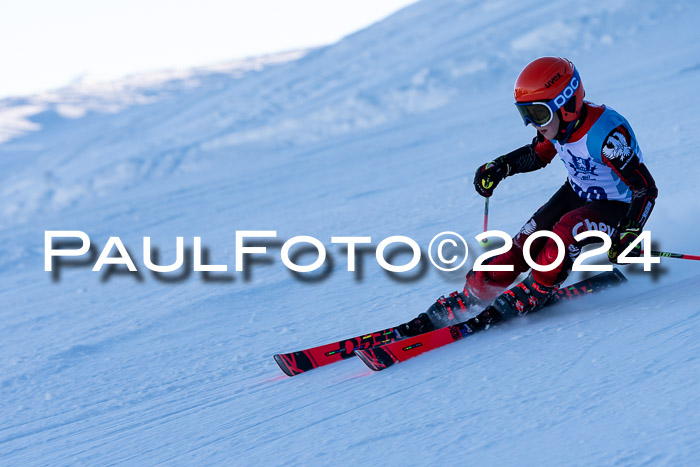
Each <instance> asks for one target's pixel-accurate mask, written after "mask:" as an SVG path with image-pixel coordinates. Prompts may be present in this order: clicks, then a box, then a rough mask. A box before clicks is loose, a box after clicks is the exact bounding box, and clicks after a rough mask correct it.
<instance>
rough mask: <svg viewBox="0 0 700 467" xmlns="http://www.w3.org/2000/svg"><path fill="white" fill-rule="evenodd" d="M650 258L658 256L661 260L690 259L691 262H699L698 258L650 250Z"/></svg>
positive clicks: (699, 257) (699, 258)
mask: <svg viewBox="0 0 700 467" xmlns="http://www.w3.org/2000/svg"><path fill="white" fill-rule="evenodd" d="M642 254H643V253H642ZM651 256H660V257H662V258H677V259H690V260H693V261H700V256H695V255H686V254H683V253H669V252H668V251H654V250H652V251H651Z"/></svg>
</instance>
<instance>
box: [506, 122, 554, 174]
mask: <svg viewBox="0 0 700 467" xmlns="http://www.w3.org/2000/svg"><path fill="white" fill-rule="evenodd" d="M556 154H557V150H556V149H555V148H554V145H553V144H552V143H551V141H549V140H547V139H545V137H544V136H542V135H541V134H540V133H539V132H537V136H536V137H535V138H534V139H533V140H532V143H530V144H527V145H525V146H523V147H521V148H518V149H516V150H515V151H512V152H509V153H508V154H506V155H503V156H501V157H499V158H498V159H496V161H498V162H500V163H503V164H505V165H506V167H507V172H506V173H507V175H506V176H509V175H514V174H517V173H525V172H533V171H535V170H539V169H541V168H542V167H544V166H546V165H547V164H549V163H550V162H551V161H552V159H553V158H554V156H556Z"/></svg>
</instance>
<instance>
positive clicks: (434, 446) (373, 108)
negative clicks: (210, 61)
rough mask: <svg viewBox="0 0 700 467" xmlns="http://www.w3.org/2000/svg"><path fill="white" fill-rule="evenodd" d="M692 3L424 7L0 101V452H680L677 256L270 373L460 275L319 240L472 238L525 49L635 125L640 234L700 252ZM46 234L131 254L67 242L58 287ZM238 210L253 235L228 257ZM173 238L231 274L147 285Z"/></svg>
mask: <svg viewBox="0 0 700 467" xmlns="http://www.w3.org/2000/svg"><path fill="white" fill-rule="evenodd" d="M699 21H700V4H698V3H697V2H693V1H690V0H687V1H679V2H670V3H669V2H652V1H643V2H633V1H631V0H628V1H617V0H616V1H609V0H606V1H592V2H573V1H570V2H537V1H534V0H525V1H521V2H505V1H491V0H489V1H463V2H455V1H447V0H444V1H438V0H436V1H423V2H419V3H416V4H414V5H412V6H410V7H408V8H406V9H404V10H402V11H400V12H398V13H397V14H395V15H393V16H391V17H389V18H387V19H386V20H384V21H382V22H380V23H378V24H376V25H374V26H372V27H370V28H368V29H366V30H363V31H360V32H358V33H356V34H353V35H351V36H349V37H347V38H346V39H344V40H342V41H340V42H339V43H337V44H334V45H331V46H329V47H325V48H320V49H315V50H311V51H308V52H307V53H305V54H304V53H299V54H291V55H289V56H285V57H276V58H275V59H270V60H260V61H254V62H250V63H248V64H247V65H246V64H240V66H237V67H234V68H235V70H234V71H232V69H231V68H226V67H224V68H223V69H221V70H198V71H196V72H192V73H185V74H180V75H178V74H176V75H173V76H160V77H157V78H154V79H152V80H148V79H147V80H145V82H144V81H140V80H138V79H135V80H132V81H125V82H122V83H114V84H113V86H104V87H102V88H100V87H98V88H91V89H84V88H80V87H72V88H67V89H62V90H57V91H56V92H54V93H51V94H50V95H42V96H33V97H26V98H14V99H5V100H2V101H0V117H1V120H0V121H1V122H2V124H1V128H0V139H2V141H3V142H2V144H0V169H1V170H0V177H1V182H0V197H1V198H2V204H1V205H0V229H1V230H0V294H1V297H2V312H1V313H2V319H0V464H3V465H32V464H34V465H38V464H40V465H45V464H52V465H56V464H58V465H76V464H89V465H103V464H112V463H127V464H133V465H150V464H157V463H163V464H176V465H177V464H185V465H205V464H215V463H218V464H225V465H232V464H235V465H257V464H261V465H281V464H299V465H301V464H322V465H325V464H330V463H341V464H350V463H357V462H372V463H374V462H376V463H381V464H383V465H387V464H388V465H405V464H434V465H435V464H438V463H448V464H475V465H513V464H518V465H528V464H529V465H543V464H549V465H561V464H563V463H566V464H577V465H646V464H651V465H657V464H673V465H683V464H684V465H697V464H698V463H699V462H700V434H699V433H700V410H698V407H700V381H699V370H700V360H699V359H698V357H699V356H700V332H699V331H698V329H699V328H700V304H699V299H700V292H699V285H700V264H699V263H697V262H691V261H681V260H675V259H663V260H662V264H661V268H662V269H663V271H662V273H661V274H656V276H655V277H652V275H651V274H648V273H641V272H637V273H634V271H632V272H630V271H629V268H627V269H625V271H626V273H627V274H628V276H629V278H630V282H629V283H628V284H626V285H624V286H622V287H620V288H618V289H616V290H614V291H608V292H605V293H603V294H601V295H598V296H592V297H587V298H586V299H582V300H579V301H577V302H570V303H567V304H566V305H560V306H557V307H555V308H552V309H550V310H547V311H543V312H542V313H539V314H533V315H531V316H527V317H523V318H519V319H514V320H512V321H510V322H508V323H505V324H503V325H501V326H497V327H495V328H494V329H491V330H489V331H488V332H486V333H483V334H479V335H476V336H474V337H472V338H469V339H467V340H464V341H460V342H458V343H455V344H452V345H450V346H447V347H444V348H442V349H439V350H436V351H434V352H431V353H428V354H425V355H423V356H420V357H418V358H415V359H413V360H411V361H408V362H406V363H403V364H401V365H397V366H395V367H393V368H391V369H388V370H387V371H383V372H380V373H372V372H370V371H369V370H368V369H367V368H366V367H365V366H364V365H362V363H361V362H360V361H359V360H356V359H350V360H347V361H343V362H340V363H337V364H334V365H331V366H329V367H325V368H320V369H317V370H314V371H312V372H309V373H307V374H304V375H300V376H296V377H294V378H288V377H286V376H284V375H283V374H282V373H281V372H280V370H279V369H278V368H277V365H276V364H275V362H274V361H273V359H272V355H273V354H275V353H277V352H289V351H292V350H298V349H301V348H305V347H309V346H312V345H317V344H322V343H325V342H329V341H332V340H336V339H340V338H344V337H350V336H353V335H357V334H360V333H363V332H368V331H373V330H377V329H383V328H385V327H387V326H390V325H393V324H397V323H399V322H403V321H406V320H408V319H410V318H412V317H413V316H415V315H416V314H417V313H419V312H421V311H423V310H424V309H425V308H426V307H427V306H428V305H429V304H430V303H432V302H433V301H434V300H435V298H437V296H439V295H441V294H446V293H449V292H451V291H452V290H455V289H459V288H461V286H462V280H463V274H464V270H462V271H459V272H458V273H454V274H443V273H440V272H439V271H437V270H436V269H435V268H433V267H432V266H430V267H429V268H427V269H426V271H425V274H424V275H422V276H421V277H420V278H419V279H417V280H404V281H401V280H395V279H393V278H391V277H389V276H388V275H387V274H386V273H385V272H384V271H383V270H382V269H381V268H380V267H379V265H378V264H377V262H376V261H375V260H374V258H373V256H372V255H369V256H365V257H364V260H363V263H362V266H363V267H362V268H361V271H360V270H358V271H357V272H355V273H351V272H348V271H347V260H346V255H345V254H344V253H343V251H342V250H341V249H340V247H339V246H338V245H332V244H331V237H332V236H371V237H372V244H373V245H375V246H376V245H377V244H378V243H379V242H380V241H381V240H382V239H384V238H386V237H388V236H391V235H406V236H409V237H411V238H414V239H415V240H416V241H418V242H419V243H420V244H421V246H423V247H424V248H427V245H428V242H429V241H430V239H431V238H432V237H433V236H434V235H435V234H437V233H439V232H442V231H445V230H453V231H457V232H460V233H461V234H462V235H464V236H465V237H467V238H468V239H470V240H472V239H473V237H474V236H475V235H476V234H478V233H479V232H480V230H481V228H482V218H481V216H482V210H483V200H482V199H481V198H480V197H479V196H478V195H477V194H476V193H475V192H474V190H473V188H472V186H471V178H472V175H473V172H474V170H475V168H476V167H477V166H478V165H480V164H482V163H484V162H487V161H489V160H491V159H493V158H494V157H497V156H499V155H501V154H504V153H506V152H508V151H510V150H512V149H514V148H516V147H519V146H522V145H523V144H526V143H527V142H529V141H530V139H531V138H532V137H533V136H534V135H533V130H532V129H531V128H530V127H527V128H526V127H524V126H523V125H522V123H521V121H520V119H519V117H518V115H517V113H516V112H515V109H514V108H513V104H512V86H513V82H514V80H515V77H516V76H517V73H518V71H519V70H520V69H521V68H522V67H523V66H524V65H525V64H526V63H528V62H529V61H530V60H532V59H534V58H536V57H538V56H541V55H561V56H566V57H568V58H570V59H572V60H573V61H574V63H576V65H577V67H578V69H579V70H580V73H581V77H582V80H583V85H584V87H585V89H586V96H587V99H589V100H591V101H593V102H596V103H599V104H607V105H609V106H611V107H613V108H614V109H615V110H617V111H618V112H620V113H621V114H623V115H624V116H626V118H627V119H628V120H629V122H630V123H631V125H632V127H633V128H634V131H635V133H636V135H637V137H638V139H639V142H640V145H641V147H642V150H643V153H644V158H645V162H646V163H647V165H648V166H649V168H650V170H651V172H652V174H653V175H654V177H655V179H656V181H657V184H658V187H659V192H660V195H659V198H658V203H657V206H656V209H655V211H654V213H653V214H652V216H651V220H650V222H649V223H648V225H647V228H648V229H649V230H651V232H652V237H653V238H654V240H655V241H656V242H658V245H657V246H658V248H661V249H664V250H669V251H677V252H686V253H691V254H700V245H698V242H697V234H696V232H697V231H696V230H695V229H696V228H698V227H700V220H698V219H699V218H700V216H699V214H700V201H699V198H698V196H697V180H698V179H700V163H699V162H698V147H700V132H698V128H700V112H698V109H699V108H700V98H699V97H698V96H700V93H698V91H697V86H698V83H700V53H698V52H699V49H698V47H699V46H698V44H700V29H698V28H697V24H698V22H699ZM565 173H566V172H565V169H564V167H563V166H562V164H560V163H559V162H557V161H554V162H553V163H552V164H551V165H550V166H548V167H547V168H545V169H543V170H542V171H540V172H536V173H531V174H524V175H520V176H516V177H512V178H509V179H508V180H506V181H504V182H503V183H502V185H501V186H499V187H498V189H497V191H496V193H495V195H494V196H493V198H492V199H491V215H490V219H489V223H490V227H491V228H495V229H499V230H504V231H507V232H510V233H515V232H516V231H517V229H519V228H520V226H521V225H522V224H523V223H524V222H525V221H526V220H527V219H528V217H529V216H530V214H531V213H532V212H534V210H535V209H536V208H537V207H538V206H540V205H541V204H542V203H543V202H545V201H546V200H547V199H548V197H549V196H550V195H551V194H552V193H553V192H554V191H555V190H556V189H557V188H558V187H559V186H560V185H561V184H562V183H563V181H564V179H565ZM46 230H80V231H84V232H86V233H87V234H89V236H90V238H91V240H92V243H93V245H94V246H95V249H96V251H95V254H98V253H99V252H100V251H101V249H102V247H104V245H106V244H107V241H108V239H109V237H110V236H118V237H119V238H120V239H121V240H122V241H123V243H124V244H125V245H126V247H127V248H128V250H129V252H130V253H131V256H132V257H133V258H134V262H135V264H136V266H137V268H138V270H139V274H138V275H135V274H126V273H125V270H126V269H125V268H124V267H120V268H117V269H115V270H114V271H112V272H113V273H112V274H108V273H107V272H106V271H107V267H105V268H104V269H103V270H102V272H92V271H91V268H92V265H93V264H94V261H95V258H94V257H93V259H92V262H90V261H83V262H82V264H77V265H74V266H73V267H70V268H61V269H60V271H59V273H60V274H58V276H59V277H54V276H52V274H51V273H49V272H45V271H44V231H46ZM243 230H276V231H277V237H278V238H277V239H273V240H272V241H271V242H268V245H267V246H268V255H267V256H266V257H259V258H258V260H257V261H256V262H255V263H254V264H250V265H249V270H248V272H249V274H247V275H245V274H243V273H241V272H236V271H235V270H234V263H235V251H236V249H235V232H236V231H243ZM296 235H311V236H314V237H316V238H318V239H320V240H321V241H322V242H323V243H324V244H325V245H326V247H327V249H328V251H329V256H330V257H331V258H332V259H333V262H332V264H330V263H328V262H327V265H329V269H328V270H327V273H328V274H327V275H326V276H322V277H320V278H319V277H316V280H312V281H309V280H306V281H303V280H300V279H299V278H297V277H295V276H294V275H292V274H291V273H290V272H289V270H288V269H287V268H285V267H284V265H283V264H282V262H281V259H280V244H281V242H282V241H284V240H285V239H289V238H291V237H293V236H296ZM177 236H182V237H184V242H185V246H186V247H187V248H188V249H190V250H191V248H192V245H193V237H195V236H199V237H201V238H202V244H203V245H204V246H205V247H206V248H207V249H208V251H209V256H208V259H207V261H209V263H211V264H226V265H228V272H227V273H212V274H211V276H212V277H214V278H216V279H217V280H214V281H211V280H210V281H205V280H203V278H202V274H201V273H191V274H189V275H186V274H184V273H182V271H187V270H189V271H191V270H192V264H191V262H190V263H189V266H185V267H183V268H182V270H181V274H180V275H181V276H182V277H175V278H174V279H173V278H170V279H172V280H165V279H164V278H163V277H156V276H154V274H152V273H151V272H150V271H148V270H147V269H146V268H145V267H144V263H143V255H142V249H143V246H142V242H143V237H150V238H151V242H152V244H153V245H154V246H155V247H157V248H158V250H159V252H160V256H159V257H160V260H159V262H160V263H161V264H168V263H171V262H173V261H174V258H175V251H176V250H175V242H176V237H177ZM276 241H277V243H275V242H276ZM471 243H472V245H473V251H472V253H471V256H470V258H471V259H472V260H473V259H474V257H475V256H476V255H477V254H478V247H476V246H475V245H476V242H473V241H472V242H471ZM115 251H116V250H115ZM187 256H188V258H191V252H190V253H189V254H188V255H187ZM264 258H267V261H265V260H264ZM402 258H404V257H403V256H399V257H397V262H400V260H401V259H402ZM313 259H314V255H313V254H308V253H307V254H304V255H302V256H301V257H300V259H299V262H300V263H305V264H308V263H310V262H311V261H313ZM413 275H415V274H413ZM316 276H318V274H316ZM307 279H308V277H307ZM573 279H575V277H572V280H573Z"/></svg>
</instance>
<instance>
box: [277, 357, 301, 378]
mask: <svg viewBox="0 0 700 467" xmlns="http://www.w3.org/2000/svg"><path fill="white" fill-rule="evenodd" d="M273 358H274V359H275V361H276V362H277V365H279V367H280V370H282V371H283V372H284V374H285V375H287V376H294V375H298V374H299V373H294V372H293V371H292V369H291V368H289V365H287V364H286V363H285V361H284V358H283V357H282V355H280V354H278V353H276V354H275V355H273Z"/></svg>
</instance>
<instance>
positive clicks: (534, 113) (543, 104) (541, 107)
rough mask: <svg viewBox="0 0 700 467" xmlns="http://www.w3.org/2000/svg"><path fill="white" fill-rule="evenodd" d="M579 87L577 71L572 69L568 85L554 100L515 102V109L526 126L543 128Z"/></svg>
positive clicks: (579, 80)
mask: <svg viewBox="0 0 700 467" xmlns="http://www.w3.org/2000/svg"><path fill="white" fill-rule="evenodd" d="M580 85H581V78H580V77H579V74H578V70H577V69H576V68H574V74H573V76H572V77H571V80H570V81H569V84H567V85H566V87H565V88H564V89H563V90H562V91H561V92H560V93H559V95H558V96H557V97H555V98H554V99H551V100H548V101H539V102H516V103H515V107H516V108H517V109H518V112H519V113H520V116H521V117H522V119H523V122H524V123H525V125H526V126H527V124H528V123H532V124H533V125H535V126H539V127H543V126H545V125H547V124H548V123H549V122H551V121H552V119H553V118H554V113H555V112H556V111H557V110H559V109H560V108H562V107H563V106H564V104H566V103H567V102H568V101H569V99H571V97H572V96H573V95H574V94H576V90H577V89H578V88H579V86H580Z"/></svg>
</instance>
